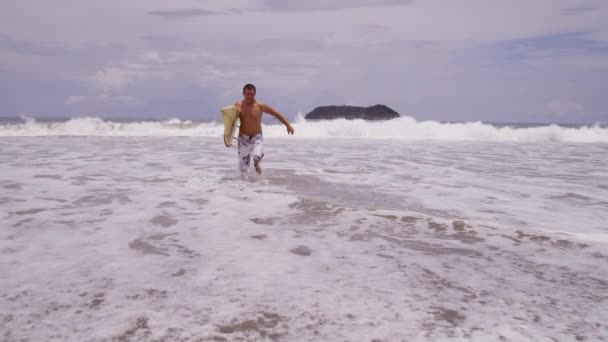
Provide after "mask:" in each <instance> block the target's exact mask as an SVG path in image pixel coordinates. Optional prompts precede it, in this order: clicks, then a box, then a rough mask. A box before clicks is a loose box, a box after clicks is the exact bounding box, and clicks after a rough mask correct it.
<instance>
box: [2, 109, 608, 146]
mask: <svg viewBox="0 0 608 342" xmlns="http://www.w3.org/2000/svg"><path fill="white" fill-rule="evenodd" d="M263 126H264V127H263V130H264V134H265V136H266V137H285V136H286V135H287V133H286V130H285V127H283V126H282V125H274V124H269V125H263ZM293 126H294V128H295V130H296V135H295V137H296V138H364V139H391V140H443V141H493V142H539V143H542V142H575V143H606V142H608V128H603V127H601V126H600V125H599V124H595V125H593V126H580V127H578V128H572V127H562V126H558V125H556V124H551V125H547V126H540V127H529V128H513V127H509V126H507V127H496V126H493V125H490V124H485V123H482V122H467V123H441V122H437V121H417V120H415V119H414V118H411V117H407V116H403V117H400V118H397V119H393V120H387V121H364V120H345V119H338V120H331V121H306V120H304V119H303V118H302V116H301V115H300V116H298V118H297V120H296V121H295V123H294V124H293ZM222 134H223V125H222V123H221V122H219V121H212V122H195V121H191V120H180V119H175V118H174V119H170V120H165V121H141V122H116V121H112V120H102V119H100V118H95V117H82V118H73V119H70V120H68V121H65V122H41V121H37V120H35V119H32V118H27V119H25V120H24V122H21V123H4V124H0V136H47V135H67V136H88V135H91V136H201V137H221V136H222Z"/></svg>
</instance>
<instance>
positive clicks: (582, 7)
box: [560, 5, 597, 15]
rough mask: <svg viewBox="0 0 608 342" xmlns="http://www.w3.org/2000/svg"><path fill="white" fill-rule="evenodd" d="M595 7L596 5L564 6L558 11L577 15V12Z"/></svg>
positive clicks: (585, 11) (587, 10) (584, 11)
mask: <svg viewBox="0 0 608 342" xmlns="http://www.w3.org/2000/svg"><path fill="white" fill-rule="evenodd" d="M596 9H597V7H594V6H589V5H579V6H573V7H568V8H564V9H562V10H560V13H561V14H564V15H577V14H582V13H587V12H591V11H594V10H596Z"/></svg>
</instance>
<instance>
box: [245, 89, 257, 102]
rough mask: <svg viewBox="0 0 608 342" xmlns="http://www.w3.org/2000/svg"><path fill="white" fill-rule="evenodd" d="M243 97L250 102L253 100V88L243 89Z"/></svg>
mask: <svg viewBox="0 0 608 342" xmlns="http://www.w3.org/2000/svg"><path fill="white" fill-rule="evenodd" d="M243 97H244V98H245V102H247V103H251V102H253V101H255V90H253V89H245V90H244V91H243Z"/></svg>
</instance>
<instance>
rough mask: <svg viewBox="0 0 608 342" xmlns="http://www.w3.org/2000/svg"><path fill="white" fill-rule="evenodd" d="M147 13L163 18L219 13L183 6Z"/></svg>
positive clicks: (185, 17)
mask: <svg viewBox="0 0 608 342" xmlns="http://www.w3.org/2000/svg"><path fill="white" fill-rule="evenodd" d="M148 14H150V15H154V16H159V17H161V18H165V19H189V18H197V17H204V16H211V15H217V14H219V13H217V12H214V11H210V10H207V9H204V8H184V9H176V10H159V11H149V12H148Z"/></svg>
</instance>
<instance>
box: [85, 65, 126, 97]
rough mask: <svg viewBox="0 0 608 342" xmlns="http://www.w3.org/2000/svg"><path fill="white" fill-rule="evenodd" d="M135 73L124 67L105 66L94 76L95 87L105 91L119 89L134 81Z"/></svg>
mask: <svg viewBox="0 0 608 342" xmlns="http://www.w3.org/2000/svg"><path fill="white" fill-rule="evenodd" d="M134 77H135V73H134V72H133V71H132V70H129V69H127V68H124V67H105V68H103V69H102V70H100V71H98V72H96V73H95V75H94V76H93V78H92V83H93V87H94V88H96V89H99V90H101V91H102V92H103V93H110V92H115V91H119V90H121V89H123V88H125V87H126V86H127V85H129V83H132V82H133V78H134Z"/></svg>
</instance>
